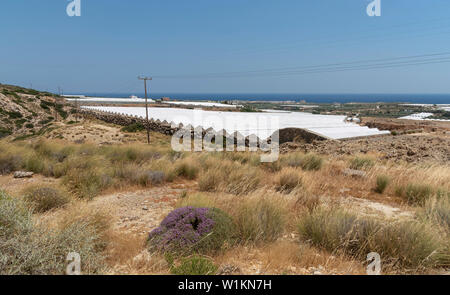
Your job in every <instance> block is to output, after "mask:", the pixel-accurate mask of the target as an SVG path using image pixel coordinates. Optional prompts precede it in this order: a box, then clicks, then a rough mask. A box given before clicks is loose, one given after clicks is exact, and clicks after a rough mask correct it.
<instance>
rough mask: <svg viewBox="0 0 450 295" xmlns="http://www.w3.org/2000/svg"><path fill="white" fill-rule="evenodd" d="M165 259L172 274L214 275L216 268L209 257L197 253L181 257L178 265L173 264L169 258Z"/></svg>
mask: <svg viewBox="0 0 450 295" xmlns="http://www.w3.org/2000/svg"><path fill="white" fill-rule="evenodd" d="M167 260H168V262H169V265H170V272H171V273H172V274H174V275H184V276H185V275H190V276H192V275H214V274H216V272H217V269H218V267H217V266H216V265H215V264H214V262H213V261H212V260H211V259H209V258H207V257H203V256H199V255H193V256H191V257H186V258H183V259H182V261H181V263H180V265H178V266H175V265H174V264H173V262H172V261H173V260H171V259H170V258H168V259H167Z"/></svg>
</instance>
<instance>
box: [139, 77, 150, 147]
mask: <svg viewBox="0 0 450 295" xmlns="http://www.w3.org/2000/svg"><path fill="white" fill-rule="evenodd" d="M138 79H139V80H143V81H144V87H145V121H146V122H145V125H146V126H145V127H146V129H147V144H150V125H149V122H148V101H147V81H151V80H152V78H151V77H141V76H139V77H138Z"/></svg>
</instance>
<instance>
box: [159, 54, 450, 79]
mask: <svg viewBox="0 0 450 295" xmlns="http://www.w3.org/2000/svg"><path fill="white" fill-rule="evenodd" d="M431 57H435V58H431ZM438 57H439V58H438ZM449 58H450V52H440V53H432V54H421V55H413V56H400V57H392V58H383V59H368V60H359V61H351V62H341V63H331V64H322V65H311V66H296V67H284V68H273V69H261V70H253V71H236V72H223V73H205V74H193V75H166V76H162V75H161V76H154V77H155V78H158V79H204V78H238V77H262V76H274V75H298V74H309V73H322V72H330V71H346V70H370V69H377V68H389V67H403V66H412V65H425V64H435V63H440V62H442V63H446V62H448V59H449ZM388 61H389V62H388Z"/></svg>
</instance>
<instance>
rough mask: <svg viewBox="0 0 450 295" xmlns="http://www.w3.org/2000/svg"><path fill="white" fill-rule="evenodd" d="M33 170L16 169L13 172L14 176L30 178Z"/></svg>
mask: <svg viewBox="0 0 450 295" xmlns="http://www.w3.org/2000/svg"><path fill="white" fill-rule="evenodd" d="M33 175H34V172H25V171H16V172H14V178H31V177H33Z"/></svg>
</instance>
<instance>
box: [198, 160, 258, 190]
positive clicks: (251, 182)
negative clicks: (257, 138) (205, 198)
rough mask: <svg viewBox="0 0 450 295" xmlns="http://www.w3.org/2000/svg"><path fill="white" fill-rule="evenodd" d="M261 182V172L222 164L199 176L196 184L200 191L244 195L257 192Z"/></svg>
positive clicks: (251, 168)
mask: <svg viewBox="0 0 450 295" xmlns="http://www.w3.org/2000/svg"><path fill="white" fill-rule="evenodd" d="M210 165H211V164H210ZM261 180H262V172H261V171H260V170H259V169H258V168H254V167H250V166H245V165H241V164H239V163H234V164H233V163H230V162H224V163H223V165H211V168H209V169H208V170H206V171H204V172H203V173H202V174H201V175H200V178H199V180H198V182H199V189H200V190H201V191H207V192H214V191H221V192H225V193H230V194H234V195H245V194H248V193H251V192H253V191H255V190H257V189H258V188H259V185H260V183H261Z"/></svg>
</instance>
